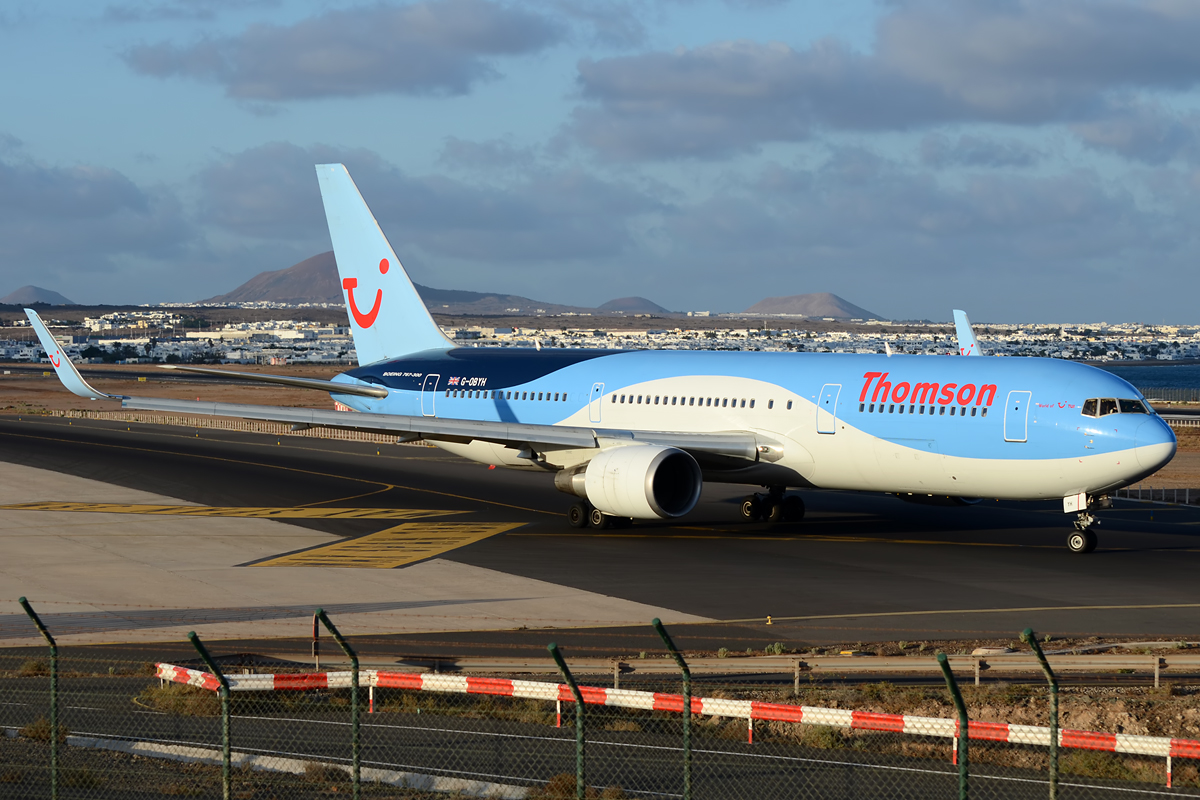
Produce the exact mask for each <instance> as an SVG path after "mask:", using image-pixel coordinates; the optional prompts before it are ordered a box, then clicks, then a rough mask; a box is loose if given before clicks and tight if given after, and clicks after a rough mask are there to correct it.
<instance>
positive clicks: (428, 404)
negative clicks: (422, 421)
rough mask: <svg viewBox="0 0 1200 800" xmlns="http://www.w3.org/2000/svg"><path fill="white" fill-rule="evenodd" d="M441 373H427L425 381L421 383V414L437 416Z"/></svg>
mask: <svg viewBox="0 0 1200 800" xmlns="http://www.w3.org/2000/svg"><path fill="white" fill-rule="evenodd" d="M441 377H442V376H441V375H426V376H425V382H424V383H422V384H421V415H422V416H426V417H433V416H437V413H436V410H437V409H436V405H435V404H436V403H437V387H438V380H440V379H441Z"/></svg>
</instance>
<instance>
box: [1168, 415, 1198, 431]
mask: <svg viewBox="0 0 1200 800" xmlns="http://www.w3.org/2000/svg"><path fill="white" fill-rule="evenodd" d="M1159 416H1160V417H1162V418H1163V421H1164V422H1166V423H1167V424H1168V425H1170V426H1171V427H1172V428H1200V415H1197V414H1159Z"/></svg>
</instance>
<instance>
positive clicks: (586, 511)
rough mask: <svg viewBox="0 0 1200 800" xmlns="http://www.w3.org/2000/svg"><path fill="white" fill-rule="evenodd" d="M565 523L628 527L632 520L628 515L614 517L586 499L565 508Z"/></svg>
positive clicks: (572, 525) (582, 525) (577, 526)
mask: <svg viewBox="0 0 1200 800" xmlns="http://www.w3.org/2000/svg"><path fill="white" fill-rule="evenodd" d="M567 523H568V524H570V526H571V527H572V528H587V527H592V528H597V529H600V530H607V529H609V528H628V527H629V526H631V525H633V520H632V519H630V518H629V517H614V516H613V515H611V514H605V513H604V512H603V511H601V510H600V509H598V508H596V507H595V506H593V505H592V504H591V503H589V502H587V501H586V500H580V501H578V502H576V503H572V504H571V507H570V508H568V509H567Z"/></svg>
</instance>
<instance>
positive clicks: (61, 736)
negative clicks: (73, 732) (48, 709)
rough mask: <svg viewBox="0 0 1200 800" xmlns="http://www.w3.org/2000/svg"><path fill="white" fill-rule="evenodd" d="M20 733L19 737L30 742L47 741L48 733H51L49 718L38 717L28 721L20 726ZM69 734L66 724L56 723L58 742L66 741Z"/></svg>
mask: <svg viewBox="0 0 1200 800" xmlns="http://www.w3.org/2000/svg"><path fill="white" fill-rule="evenodd" d="M20 734H21V738H23V739H29V740H30V741H32V742H49V741H50V735H51V728H50V720H48V719H46V718H45V717H38V718H37V719H36V720H34V721H33V722H31V723H29V724H28V725H26V726H25V727H24V728H21V731H20ZM69 735H70V731H68V730H67V726H66V725H63V724H62V723H59V725H58V741H59V743H60V744H61V743H63V742H65V741H67V736H69Z"/></svg>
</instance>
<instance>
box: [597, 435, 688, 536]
mask: <svg viewBox="0 0 1200 800" xmlns="http://www.w3.org/2000/svg"><path fill="white" fill-rule="evenodd" d="M583 484H584V491H585V492H586V493H587V499H588V502H589V503H591V504H592V505H593V506H595V507H596V508H598V509H600V510H601V511H603V512H604V513H606V514H612V515H613V516H617V517H632V518H634V519H654V518H656V517H657V518H663V519H669V518H672V517H682V516H683V515H684V514H686V513H688V512H689V511H691V510H692V509H693V508H695V507H696V503H697V501H699V500H700V489H701V488H702V486H703V484H704V478H703V476H702V475H701V473H700V465H699V464H697V463H696V459H694V458H692V457H691V456H690V455H689V454H688V453H685V452H684V451H683V450H678V449H676V448H674V447H659V446H657V445H648V444H632V445H624V446H621V447H612V448H609V449H607V450H602V451H600V453H599V454H598V455H597V456H596V457H595V458H593V459H592V460H591V461H589V462H588V465H587V468H586V469H585V470H584V474H583Z"/></svg>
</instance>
